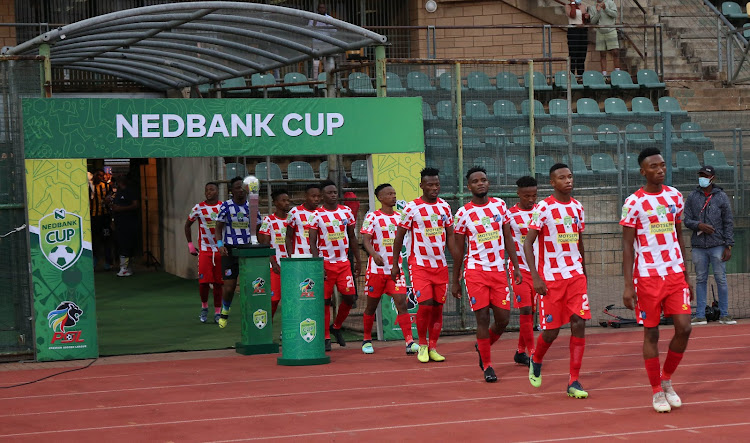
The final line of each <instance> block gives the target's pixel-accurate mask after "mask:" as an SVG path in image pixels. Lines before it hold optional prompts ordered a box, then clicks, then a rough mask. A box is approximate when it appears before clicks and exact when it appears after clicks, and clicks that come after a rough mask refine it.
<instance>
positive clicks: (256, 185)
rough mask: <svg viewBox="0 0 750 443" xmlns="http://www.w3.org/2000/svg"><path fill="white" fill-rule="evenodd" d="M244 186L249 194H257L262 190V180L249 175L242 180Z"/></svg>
mask: <svg viewBox="0 0 750 443" xmlns="http://www.w3.org/2000/svg"><path fill="white" fill-rule="evenodd" d="M242 184H243V186H244V187H245V191H247V193H248V194H257V193H258V191H259V190H260V180H258V178H257V177H255V176H254V175H248V176H247V177H245V178H244V179H243V180H242Z"/></svg>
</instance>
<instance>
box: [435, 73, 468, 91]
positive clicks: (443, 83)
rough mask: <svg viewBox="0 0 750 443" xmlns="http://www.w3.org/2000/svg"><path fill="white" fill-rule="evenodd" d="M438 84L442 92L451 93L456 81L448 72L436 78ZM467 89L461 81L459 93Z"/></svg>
mask: <svg viewBox="0 0 750 443" xmlns="http://www.w3.org/2000/svg"><path fill="white" fill-rule="evenodd" d="M438 81H439V82H440V89H442V90H443V91H453V90H455V89H456V81H455V79H454V78H453V74H452V73H450V72H443V73H442V74H440V76H439V77H438ZM467 89H468V88H466V86H464V84H463V81H462V82H461V91H466V90H467Z"/></svg>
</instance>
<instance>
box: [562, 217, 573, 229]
mask: <svg viewBox="0 0 750 443" xmlns="http://www.w3.org/2000/svg"><path fill="white" fill-rule="evenodd" d="M563 225H565V227H566V228H569V227H571V226H572V225H573V217H571V216H569V215H566V216H565V217H563Z"/></svg>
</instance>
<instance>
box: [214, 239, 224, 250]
mask: <svg viewBox="0 0 750 443" xmlns="http://www.w3.org/2000/svg"><path fill="white" fill-rule="evenodd" d="M216 247H218V248H223V247H224V242H223V241H221V240H219V241H217V242H216Z"/></svg>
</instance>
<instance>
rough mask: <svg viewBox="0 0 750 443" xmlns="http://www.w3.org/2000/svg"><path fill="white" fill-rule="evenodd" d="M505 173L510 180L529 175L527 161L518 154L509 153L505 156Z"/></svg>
mask: <svg viewBox="0 0 750 443" xmlns="http://www.w3.org/2000/svg"><path fill="white" fill-rule="evenodd" d="M505 174H506V175H507V176H508V178H509V179H512V180H516V179H519V178H521V177H523V176H525V175H531V171H530V170H529V162H528V161H526V159H525V158H523V157H521V156H520V155H509V156H508V157H506V158H505Z"/></svg>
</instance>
